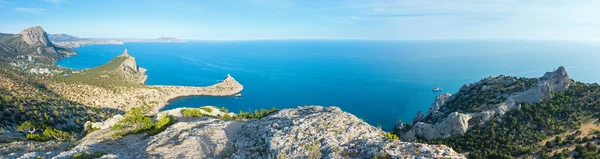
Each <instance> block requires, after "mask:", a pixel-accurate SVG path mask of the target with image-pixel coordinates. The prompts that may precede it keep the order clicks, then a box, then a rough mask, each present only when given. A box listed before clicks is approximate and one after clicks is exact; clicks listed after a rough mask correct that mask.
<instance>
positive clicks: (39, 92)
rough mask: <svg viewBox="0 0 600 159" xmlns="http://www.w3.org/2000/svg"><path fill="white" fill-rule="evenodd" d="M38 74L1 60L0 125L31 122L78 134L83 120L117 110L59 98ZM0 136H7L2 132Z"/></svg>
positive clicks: (6, 127)
mask: <svg viewBox="0 0 600 159" xmlns="http://www.w3.org/2000/svg"><path fill="white" fill-rule="evenodd" d="M37 78H38V77H36V76H34V75H31V74H26V73H21V72H19V71H16V70H13V69H11V68H10V67H8V66H7V65H6V64H0V119H1V120H0V129H3V130H9V131H16V129H17V127H18V126H20V125H22V124H23V123H25V122H30V123H35V124H36V125H40V126H39V127H40V129H41V130H43V127H44V126H41V125H45V126H50V127H53V128H57V129H59V130H62V131H65V132H70V133H74V134H79V133H81V132H82V129H83V126H84V124H85V122H86V121H102V120H104V119H106V118H107V117H110V116H112V115H113V114H112V113H110V112H116V111H115V110H111V109H107V108H102V109H100V108H94V107H90V106H86V105H83V104H80V103H77V102H74V101H70V100H66V99H64V98H61V97H60V95H58V94H56V93H54V92H52V91H50V90H48V89H47V88H46V85H45V84H44V83H43V82H41V81H39V80H37ZM0 138H3V139H2V140H5V139H7V138H4V137H3V135H1V134H0ZM9 140H10V139H9ZM17 140H22V138H17ZM0 142H2V141H1V140H0ZM4 142H6V141H4Z"/></svg>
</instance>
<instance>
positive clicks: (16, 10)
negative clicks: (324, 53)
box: [0, 0, 600, 40]
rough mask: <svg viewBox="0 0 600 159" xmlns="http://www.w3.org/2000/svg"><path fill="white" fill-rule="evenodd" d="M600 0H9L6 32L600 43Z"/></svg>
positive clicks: (2, 28) (0, 9)
mask: <svg viewBox="0 0 600 159" xmlns="http://www.w3.org/2000/svg"><path fill="white" fill-rule="evenodd" d="M598 8H600V0H577V1H574V0H478V1H472V0H368V1H367V0H331V1H329V0H303V1H286V0H169V1H168V0H98V1H95V0H94V1H92V0H0V32H10V33H16V32H19V31H20V30H22V29H24V28H27V27H30V26H36V25H39V26H42V27H44V29H45V30H46V31H47V32H50V33H68V34H72V35H76V36H79V37H96V38H155V37H160V36H172V37H178V38H185V39H203V40H235V39H419V40H426V39H547V40H558V39H562V40H598V39H600V9H598Z"/></svg>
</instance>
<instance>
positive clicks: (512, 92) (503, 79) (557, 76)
mask: <svg viewBox="0 0 600 159" xmlns="http://www.w3.org/2000/svg"><path fill="white" fill-rule="evenodd" d="M571 83H572V80H571V79H570V78H569V75H568V73H567V71H566V69H565V68H564V67H562V66H561V67H559V68H558V69H557V70H555V71H553V72H547V73H546V74H545V75H544V76H543V77H541V78H533V79H525V78H520V79H518V78H514V77H507V76H498V77H490V78H486V79H484V80H482V81H480V82H478V83H474V84H468V85H465V86H463V87H462V88H461V89H460V90H459V92H458V93H457V94H455V95H450V94H442V95H439V96H438V97H436V100H435V102H434V103H433V104H432V105H431V107H430V108H429V111H428V113H427V115H426V116H424V115H422V113H418V114H417V115H416V116H415V118H414V119H415V120H414V121H413V125H412V127H411V128H410V129H409V131H407V132H406V133H405V134H404V135H403V138H404V139H406V140H414V139H415V138H416V137H423V138H426V139H437V138H443V137H448V136H451V135H457V134H463V133H465V132H467V130H468V129H469V128H470V127H472V126H475V125H478V124H482V123H483V122H485V121H487V120H489V119H491V118H493V117H496V116H502V115H504V114H505V113H506V112H507V111H509V110H512V109H519V108H520V107H521V103H538V102H541V101H544V100H548V99H550V98H552V93H553V92H559V91H563V90H566V89H568V88H569V86H570V85H571ZM481 94H490V95H489V96H485V97H486V98H484V99H485V100H481V98H471V97H475V96H478V95H481ZM471 100H477V102H474V103H469V102H465V101H471ZM479 101H483V102H479ZM498 101H499V102H498ZM471 105H473V106H471Z"/></svg>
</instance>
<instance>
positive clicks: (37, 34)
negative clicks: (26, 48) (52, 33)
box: [21, 26, 53, 47]
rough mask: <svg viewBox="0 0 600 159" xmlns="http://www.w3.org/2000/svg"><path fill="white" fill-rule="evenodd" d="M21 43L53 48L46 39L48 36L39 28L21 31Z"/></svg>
mask: <svg viewBox="0 0 600 159" xmlns="http://www.w3.org/2000/svg"><path fill="white" fill-rule="evenodd" d="M21 37H22V38H23V41H25V43H27V44H29V45H32V46H33V45H41V46H44V47H46V46H53V45H52V43H51V42H50V40H49V39H48V34H47V33H46V32H45V31H44V29H42V27H40V26H35V27H31V28H27V29H25V30H23V31H21Z"/></svg>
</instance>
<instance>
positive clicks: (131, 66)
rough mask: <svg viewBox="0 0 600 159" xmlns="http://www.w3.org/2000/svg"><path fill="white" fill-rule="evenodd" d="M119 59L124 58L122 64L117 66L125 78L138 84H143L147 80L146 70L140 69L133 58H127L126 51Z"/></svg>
mask: <svg viewBox="0 0 600 159" xmlns="http://www.w3.org/2000/svg"><path fill="white" fill-rule="evenodd" d="M119 57H124V58H126V59H125V61H123V63H121V65H120V66H119V70H122V71H123V73H125V76H128V77H129V78H131V79H134V80H135V81H137V82H139V83H140V84H144V82H146V80H147V79H148V76H147V75H146V69H144V68H141V67H140V66H138V65H137V63H136V62H135V58H134V57H133V56H129V53H128V52H127V49H125V51H124V52H123V54H121V55H120V56H119Z"/></svg>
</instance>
